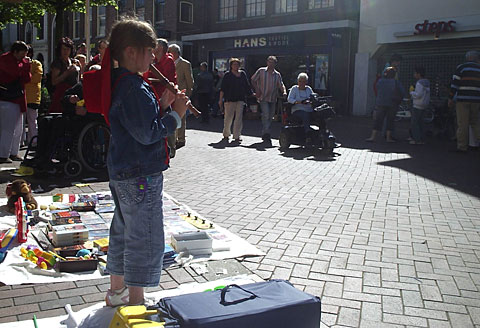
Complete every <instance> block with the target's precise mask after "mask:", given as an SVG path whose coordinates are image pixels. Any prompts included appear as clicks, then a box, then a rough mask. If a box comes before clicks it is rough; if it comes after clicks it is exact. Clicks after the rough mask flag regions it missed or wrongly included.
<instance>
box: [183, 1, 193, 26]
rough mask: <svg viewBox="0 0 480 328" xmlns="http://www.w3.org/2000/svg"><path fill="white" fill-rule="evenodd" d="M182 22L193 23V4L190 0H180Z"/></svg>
mask: <svg viewBox="0 0 480 328" xmlns="http://www.w3.org/2000/svg"><path fill="white" fill-rule="evenodd" d="M180 22H182V23H190V24H192V23H193V5H192V4H191V3H190V2H186V1H180Z"/></svg>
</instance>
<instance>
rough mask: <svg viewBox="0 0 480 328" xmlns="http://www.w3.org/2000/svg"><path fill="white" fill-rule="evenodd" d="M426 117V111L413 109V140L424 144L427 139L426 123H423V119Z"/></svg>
mask: <svg viewBox="0 0 480 328" xmlns="http://www.w3.org/2000/svg"><path fill="white" fill-rule="evenodd" d="M424 115H425V110H423V109H418V108H415V107H413V108H412V119H411V121H410V123H411V129H412V138H413V140H415V141H416V142H423V141H424V138H425V123H424V122H423V117H424Z"/></svg>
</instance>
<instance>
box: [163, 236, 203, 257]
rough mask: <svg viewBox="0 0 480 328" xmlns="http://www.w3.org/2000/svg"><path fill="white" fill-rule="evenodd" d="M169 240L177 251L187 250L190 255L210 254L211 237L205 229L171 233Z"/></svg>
mask: <svg viewBox="0 0 480 328" xmlns="http://www.w3.org/2000/svg"><path fill="white" fill-rule="evenodd" d="M171 242H172V247H173V248H174V249H175V251H176V252H177V253H180V252H187V253H188V254H190V255H209V254H212V238H211V237H210V236H209V235H208V233H206V232H205V231H193V232H184V233H179V234H173V235H172V240H171Z"/></svg>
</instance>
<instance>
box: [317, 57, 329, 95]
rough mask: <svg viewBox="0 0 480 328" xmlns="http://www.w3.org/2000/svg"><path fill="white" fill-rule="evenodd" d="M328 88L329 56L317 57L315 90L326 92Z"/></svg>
mask: <svg viewBox="0 0 480 328" xmlns="http://www.w3.org/2000/svg"><path fill="white" fill-rule="evenodd" d="M327 88H328V55H316V60H315V89H317V90H321V91H326V90H327Z"/></svg>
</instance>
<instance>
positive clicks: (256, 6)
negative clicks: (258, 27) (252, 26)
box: [245, 0, 265, 17]
mask: <svg viewBox="0 0 480 328" xmlns="http://www.w3.org/2000/svg"><path fill="white" fill-rule="evenodd" d="M245 5H246V8H245V9H246V10H245V16H246V17H255V16H265V0H246V2H245Z"/></svg>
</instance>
